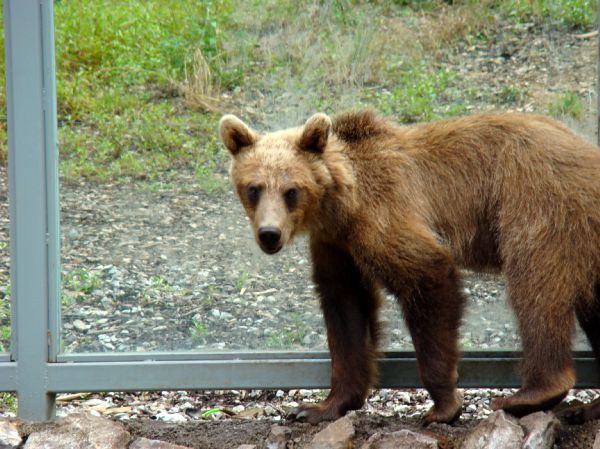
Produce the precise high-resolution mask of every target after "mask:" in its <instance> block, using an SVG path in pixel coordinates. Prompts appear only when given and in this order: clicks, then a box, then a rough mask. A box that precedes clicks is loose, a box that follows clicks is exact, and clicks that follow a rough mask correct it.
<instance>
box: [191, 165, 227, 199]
mask: <svg viewBox="0 0 600 449" xmlns="http://www.w3.org/2000/svg"><path fill="white" fill-rule="evenodd" d="M214 170H215V169H214V165H213V164H210V163H208V164H206V165H198V166H197V167H196V173H195V177H196V182H197V183H198V187H199V188H200V190H201V191H202V192H204V193H208V194H215V193H220V192H225V191H226V190H227V187H228V186H229V183H228V182H227V181H226V180H225V179H223V177H222V176H220V175H219V174H218V173H215V172H214Z"/></svg>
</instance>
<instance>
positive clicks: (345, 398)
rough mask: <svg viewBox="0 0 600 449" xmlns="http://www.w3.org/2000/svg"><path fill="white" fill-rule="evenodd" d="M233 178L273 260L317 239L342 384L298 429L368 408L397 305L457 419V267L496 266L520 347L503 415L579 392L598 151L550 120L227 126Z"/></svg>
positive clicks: (599, 338) (305, 411) (359, 115)
mask: <svg viewBox="0 0 600 449" xmlns="http://www.w3.org/2000/svg"><path fill="white" fill-rule="evenodd" d="M220 131H221V136H222V139H223V142H224V143H225V145H226V146H227V148H228V149H229V151H230V152H231V154H232V156H233V158H232V164H231V176H232V179H233V182H234V184H235V187H236V189H237V192H238V194H239V196H240V199H241V201H242V203H243V205H244V207H245V209H246V211H247V213H248V216H249V217H250V219H251V222H252V226H253V229H254V232H255V235H256V239H257V242H258V244H259V245H260V246H261V248H262V249H263V250H264V251H265V252H267V253H275V252H277V251H279V250H280V249H281V248H282V247H283V246H284V245H285V244H286V243H288V242H289V241H290V240H291V239H292V238H293V237H294V235H296V234H298V233H303V232H304V233H308V234H309V236H310V248H311V255H312V261H313V277H314V282H315V283H316V286H317V291H318V293H319V296H320V300H321V305H322V309H323V314H324V317H325V323H326V327H327V335H328V341H329V347H330V351H331V357H332V379H331V383H332V389H331V393H330V394H329V396H328V398H327V399H326V400H325V401H324V402H322V403H321V404H319V405H318V406H313V407H306V406H303V407H301V408H300V409H298V410H296V411H295V412H294V415H295V416H296V417H297V418H299V419H306V420H308V421H309V422H313V423H314V422H318V421H321V420H323V419H335V418H337V417H339V416H341V415H343V414H344V413H345V412H346V411H347V410H350V409H356V408H359V407H360V406H361V405H362V404H363V402H364V400H365V398H366V396H367V393H368V389H369V387H370V386H371V385H372V384H373V382H374V380H375V378H376V366H375V358H376V353H377V341H378V335H379V331H378V324H377V311H378V308H379V304H380V301H381V300H380V296H381V290H382V289H383V288H385V289H387V290H389V291H391V292H392V293H394V294H395V296H396V297H397V299H398V302H399V303H400V305H401V307H402V310H403V312H404V317H405V319H406V322H407V325H408V328H409V329H410V332H411V336H412V339H413V343H414V346H415V351H416V354H417V360H418V364H419V370H420V374H421V378H422V381H423V384H424V385H425V387H426V388H427V390H428V391H429V392H430V394H431V396H432V398H433V401H434V406H433V408H432V409H431V410H430V411H429V413H428V414H427V416H426V417H425V420H426V422H432V421H445V422H450V421H453V420H454V419H456V418H457V417H458V416H459V415H460V411H461V403H462V399H461V397H460V395H459V394H458V392H457V390H456V383H457V378H458V376H457V365H458V359H459V351H458V346H457V339H458V328H459V324H460V320H461V317H462V311H463V305H464V298H463V296H462V293H461V288H460V277H459V272H458V268H457V267H468V268H471V269H501V270H502V271H503V272H504V274H505V276H506V280H507V289H508V296H509V300H510V304H511V306H512V308H513V309H514V311H515V314H516V316H517V319H518V322H519V326H520V333H521V337H522V342H523V368H522V378H523V385H522V388H521V389H520V390H519V391H518V392H517V393H516V394H515V395H513V396H511V397H508V398H501V399H497V400H496V402H495V403H494V404H493V407H494V408H496V409H497V408H503V409H505V410H507V411H509V412H512V413H514V414H517V415H522V414H526V413H529V412H532V411H535V410H540V409H546V408H549V407H552V406H553V405H555V404H557V403H558V402H560V401H561V400H562V398H563V397H564V396H565V395H566V393H567V391H568V390H569V389H570V388H571V387H572V386H573V384H574V381H575V371H574V369H573V362H572V360H571V353H570V349H571V338H572V334H573V329H574V325H575V315H576V314H577V317H578V319H579V321H580V322H581V324H582V327H583V329H584V330H585V331H586V333H587V335H588V337H589V339H590V342H591V344H592V346H593V347H594V348H595V349H596V351H597V353H598V348H600V332H599V331H598V324H599V323H600V307H599V303H598V301H599V300H600V298H599V297H598V288H597V285H598V283H599V281H600V279H599V277H600V151H599V150H598V149H597V148H596V147H594V146H593V145H591V144H589V143H587V142H586V141H585V140H583V139H581V138H580V137H578V136H576V135H575V134H573V133H572V132H571V131H569V130H568V129H567V128H565V127H564V126H563V125H561V124H560V123H558V122H556V121H554V120H551V119H548V118H545V117H540V116H534V115H522V114H485V115H476V116H471V117H464V118H457V119H451V120H445V121H440V122H435V123H431V124H424V125H417V126H411V127H401V126H398V125H395V124H394V123H392V122H390V121H388V120H386V119H383V118H380V117H378V116H376V115H375V114H374V113H373V112H370V111H363V112H356V113H349V114H343V115H340V116H337V117H334V119H333V121H332V120H331V119H330V118H329V117H328V116H326V115H324V114H316V115H314V116H313V117H311V118H310V119H308V121H307V122H306V123H305V125H304V126H303V127H299V128H293V129H288V130H284V131H278V132H274V133H267V134H265V135H259V134H258V133H256V132H254V131H252V130H251V129H250V128H248V127H247V126H246V125H245V124H244V123H242V122H241V121H240V120H239V119H237V118H235V117H233V116H225V117H223V119H222V120H221V124H220Z"/></svg>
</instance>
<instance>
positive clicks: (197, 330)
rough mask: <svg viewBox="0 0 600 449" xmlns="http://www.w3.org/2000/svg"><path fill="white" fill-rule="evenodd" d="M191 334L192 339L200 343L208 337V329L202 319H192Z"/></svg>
mask: <svg viewBox="0 0 600 449" xmlns="http://www.w3.org/2000/svg"><path fill="white" fill-rule="evenodd" d="M190 334H191V336H192V339H193V340H194V341H196V342H198V343H203V342H204V341H205V340H206V337H208V334H209V332H208V329H207V328H206V325H205V324H204V323H203V322H202V321H201V320H196V319H194V320H192V326H191V328H190Z"/></svg>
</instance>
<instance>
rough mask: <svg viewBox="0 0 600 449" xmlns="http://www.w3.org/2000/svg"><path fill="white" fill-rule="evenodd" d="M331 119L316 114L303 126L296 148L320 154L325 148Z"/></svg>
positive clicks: (321, 114) (325, 115)
mask: <svg viewBox="0 0 600 449" xmlns="http://www.w3.org/2000/svg"><path fill="white" fill-rule="evenodd" d="M330 130H331V119H330V118H329V116H328V115H327V114H323V113H320V112H319V113H317V114H315V115H313V116H312V117H310V118H309V119H308V120H307V121H306V123H305V124H304V129H303V130H302V135H301V136H300V140H299V141H298V146H299V147H300V148H301V149H303V150H304V151H308V152H310V153H316V154H321V153H322V152H323V151H324V150H325V147H326V146H327V140H328V139H329V131H330Z"/></svg>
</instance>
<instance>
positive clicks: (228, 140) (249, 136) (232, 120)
mask: <svg viewBox="0 0 600 449" xmlns="http://www.w3.org/2000/svg"><path fill="white" fill-rule="evenodd" d="M219 133H220V134H221V140H222V141H223V143H224V144H225V146H226V147H227V149H228V150H229V152H230V153H231V154H232V155H233V156H235V155H236V154H238V153H239V152H240V150H241V149H242V148H244V147H247V146H250V145H253V144H254V143H255V142H256V141H257V140H258V135H257V134H256V133H255V132H254V131H252V130H251V129H250V128H249V127H248V125H246V124H245V123H244V122H242V121H241V120H240V119H239V118H237V117H236V116H235V115H231V114H227V115H224V116H223V117H222V118H221V120H220V121H219Z"/></svg>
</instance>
